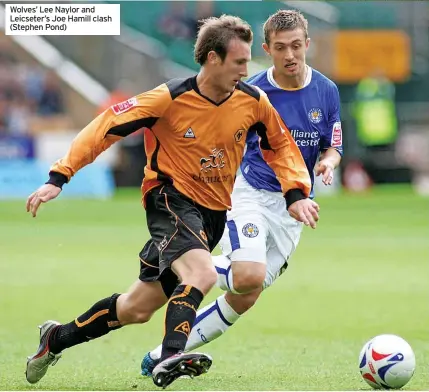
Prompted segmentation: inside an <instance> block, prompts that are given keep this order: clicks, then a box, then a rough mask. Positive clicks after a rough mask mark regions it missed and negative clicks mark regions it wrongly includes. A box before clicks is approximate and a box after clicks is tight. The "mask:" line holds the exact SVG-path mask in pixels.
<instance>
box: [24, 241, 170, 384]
mask: <svg viewBox="0 0 429 392" xmlns="http://www.w3.org/2000/svg"><path fill="white" fill-rule="evenodd" d="M139 256H140V277H139V278H140V279H139V280H138V281H137V282H135V283H134V284H133V285H132V286H131V288H130V289H129V290H128V292H127V293H125V294H122V295H119V294H116V293H115V294H113V295H111V296H109V297H106V298H103V299H101V300H99V301H98V302H96V303H95V304H94V305H93V306H92V307H91V308H89V309H88V310H87V311H86V312H84V313H83V314H81V315H80V316H78V317H77V318H76V319H74V320H72V321H70V322H69V323H67V324H63V325H61V324H60V323H58V322H56V321H50V320H49V321H46V322H45V323H43V324H42V325H41V326H40V338H39V347H38V350H37V352H36V353H35V354H34V355H32V356H30V357H29V358H28V361H27V369H26V377H27V380H28V382H30V383H36V382H38V381H39V380H40V379H41V378H42V377H43V376H44V375H45V374H46V372H47V369H48V366H49V365H54V364H55V363H56V362H57V361H58V360H59V359H60V358H61V355H62V351H63V350H65V349H66V348H70V347H72V346H75V345H78V344H81V343H84V342H88V341H89V340H93V339H97V338H99V337H101V336H104V335H106V334H107V333H109V332H110V331H113V330H115V329H119V328H121V327H122V326H124V325H127V324H133V323H143V322H146V321H148V320H149V319H150V317H151V316H152V314H153V313H154V312H155V311H156V310H157V309H159V308H160V307H162V306H163V305H164V304H165V303H166V302H167V295H166V294H165V287H163V286H162V284H161V283H162V282H161V283H160V282H158V281H157V279H158V277H159V266H158V263H159V252H158V250H157V248H156V246H155V245H154V243H153V241H152V240H150V241H149V242H148V243H147V244H146V245H145V247H144V248H143V250H142V251H141V252H140V255H139ZM176 280H177V278H176ZM170 294H171V293H170Z"/></svg>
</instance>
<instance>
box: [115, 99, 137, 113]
mask: <svg viewBox="0 0 429 392" xmlns="http://www.w3.org/2000/svg"><path fill="white" fill-rule="evenodd" d="M133 106H137V98H136V97H133V98H130V99H127V100H126V101H123V102H120V103H117V104H116V105H113V106H112V110H113V113H115V114H116V115H119V114H122V113H125V112H126V111H128V110H130V109H131V108H132V107H133Z"/></svg>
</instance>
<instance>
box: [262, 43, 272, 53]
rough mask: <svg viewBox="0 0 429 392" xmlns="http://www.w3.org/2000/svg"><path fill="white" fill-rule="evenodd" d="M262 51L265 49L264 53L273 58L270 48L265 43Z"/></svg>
mask: <svg viewBox="0 0 429 392" xmlns="http://www.w3.org/2000/svg"><path fill="white" fill-rule="evenodd" d="M262 49H264V51H265V53H266V54H268V55H269V56H271V51H270V47H269V46H268V45H267V44H266V43H265V42H264V43H263V44H262Z"/></svg>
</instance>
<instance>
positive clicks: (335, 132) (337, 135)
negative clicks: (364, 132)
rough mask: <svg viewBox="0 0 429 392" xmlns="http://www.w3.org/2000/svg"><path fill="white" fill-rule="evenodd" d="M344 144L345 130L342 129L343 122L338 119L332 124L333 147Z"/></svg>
mask: <svg viewBox="0 0 429 392" xmlns="http://www.w3.org/2000/svg"><path fill="white" fill-rule="evenodd" d="M342 145H343V131H342V129H341V122H340V121H338V122H336V123H334V125H333V126H332V138H331V146H332V147H341V146H342Z"/></svg>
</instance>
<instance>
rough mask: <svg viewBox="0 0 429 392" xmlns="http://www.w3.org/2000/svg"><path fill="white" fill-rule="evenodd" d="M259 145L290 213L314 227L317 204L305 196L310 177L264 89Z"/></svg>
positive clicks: (292, 140) (261, 102)
mask: <svg viewBox="0 0 429 392" xmlns="http://www.w3.org/2000/svg"><path fill="white" fill-rule="evenodd" d="M260 119H261V124H262V125H260V127H259V129H258V130H257V131H258V134H259V136H260V138H261V139H260V148H261V152H262V155H263V157H264V159H265V161H266V162H267V164H268V165H269V166H270V167H271V168H272V169H273V171H274V173H275V174H276V177H277V179H278V181H279V183H280V185H281V187H282V192H283V194H284V195H285V199H286V205H287V209H288V211H289V214H290V215H291V216H292V217H293V218H295V219H297V220H298V221H300V222H303V223H304V224H306V225H308V226H311V227H313V228H315V227H316V222H317V220H318V219H319V216H318V211H319V206H318V205H317V203H315V202H313V201H312V200H310V199H308V196H309V195H310V191H311V179H310V175H309V173H308V170H307V166H306V165H305V162H304V159H303V157H302V155H301V152H300V150H299V148H298V146H297V145H296V143H295V141H294V139H293V137H292V136H291V134H290V132H289V130H288V129H287V127H286V125H285V124H284V122H283V120H282V119H281V117H280V116H279V114H278V113H277V111H276V110H275V109H274V107H273V106H272V105H271V103H270V102H269V101H268V98H267V97H266V95H265V94H264V93H261V97H260Z"/></svg>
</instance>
